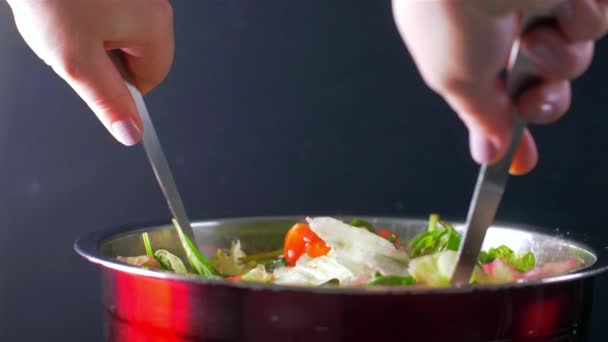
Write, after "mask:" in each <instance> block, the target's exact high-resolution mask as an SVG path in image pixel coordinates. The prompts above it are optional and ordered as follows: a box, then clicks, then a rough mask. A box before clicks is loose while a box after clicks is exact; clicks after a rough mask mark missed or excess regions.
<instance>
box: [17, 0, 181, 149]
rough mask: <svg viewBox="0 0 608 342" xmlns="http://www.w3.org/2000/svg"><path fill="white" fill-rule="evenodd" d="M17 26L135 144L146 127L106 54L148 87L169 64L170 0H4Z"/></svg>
mask: <svg viewBox="0 0 608 342" xmlns="http://www.w3.org/2000/svg"><path fill="white" fill-rule="evenodd" d="M7 2H8V4H9V5H10V7H11V9H12V11H13V15H14V17H15V22H16V24H17V28H18V29H19V32H20V33H21V35H22V36H23V38H24V39H25V41H26V43H27V44H28V45H29V46H30V47H31V48H32V50H33V51H34V52H35V53H36V54H37V55H38V57H40V58H41V59H42V60H43V61H45V62H46V63H47V64H48V65H50V66H51V67H52V68H53V70H54V71H55V72H56V73H57V74H58V75H59V76H61V77H62V78H63V79H64V80H65V81H66V82H67V83H68V84H69V85H70V86H71V87H72V88H73V89H74V90H75V91H76V93H78V95H80V97H81V98H82V99H83V100H84V101H85V102H86V103H87V105H88V106H89V107H90V108H91V110H92V111H93V112H94V113H95V114H96V115H97V117H98V118H99V120H100V121H101V122H102V123H103V125H104V126H105V127H106V128H107V129H108V130H109V131H110V132H111V133H112V134H113V135H114V137H115V138H116V139H117V140H118V141H120V142H121V143H123V144H124V145H127V146H130V145H134V144H137V143H138V142H139V141H140V139H141V137H142V134H143V126H142V122H141V119H140V118H139V115H138V114H137V109H136V107H135V103H134V102H133V98H132V96H131V94H130V93H129V91H128V90H127V87H126V85H125V82H124V80H123V78H122V76H121V74H120V73H119V71H118V70H117V69H116V67H115V66H114V64H113V63H112V61H111V60H110V58H109V56H108V54H107V52H108V51H110V50H121V51H122V53H123V56H124V62H125V65H126V68H127V69H128V71H129V73H130V76H131V77H132V81H133V82H134V84H135V86H136V87H137V88H138V89H139V90H140V91H141V92H142V93H146V92H148V91H149V90H151V89H152V88H154V87H155V86H156V85H158V84H159V83H160V82H161V81H162V80H163V79H164V78H165V77H166V75H167V73H168V72H169V69H170V68H171V64H172V63H173V53H174V41H173V11H172V8H171V5H170V4H169V2H168V0H76V1H75V0H7Z"/></svg>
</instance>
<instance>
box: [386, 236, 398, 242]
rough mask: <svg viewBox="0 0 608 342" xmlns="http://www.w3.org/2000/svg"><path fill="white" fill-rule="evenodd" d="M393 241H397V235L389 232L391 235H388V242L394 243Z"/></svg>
mask: <svg viewBox="0 0 608 342" xmlns="http://www.w3.org/2000/svg"><path fill="white" fill-rule="evenodd" d="M395 241H397V237H396V236H395V234H391V236H389V237H388V242H390V243H395Z"/></svg>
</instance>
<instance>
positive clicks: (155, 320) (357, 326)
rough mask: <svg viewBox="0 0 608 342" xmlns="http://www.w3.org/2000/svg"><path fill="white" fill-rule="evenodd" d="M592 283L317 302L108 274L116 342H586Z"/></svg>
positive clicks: (111, 335)
mask: <svg viewBox="0 0 608 342" xmlns="http://www.w3.org/2000/svg"><path fill="white" fill-rule="evenodd" d="M591 286H592V279H591V278H585V279H578V280H575V281H569V282H562V283H554V284H545V285H542V286H536V287H520V288H510V289H502V290H493V291H476V292H468V293H431V294H420V293H419V294H399V295H391V294H383V295H377V294H376V295H354V294H320V293H316V294H315V293H309V292H303V291H293V290H291V291H290V290H282V291H273V290H251V289H245V288H237V287H230V286H224V285H203V284H196V283H187V284H186V283H185V282H182V281H176V280H166V279H158V278H149V277H144V276H139V275H133V274H129V273H124V272H120V271H116V270H110V269H106V270H104V291H105V293H104V305H105V308H106V336H107V337H108V340H111V341H384V340H403V341H448V340H449V341H584V340H585V339H584V336H585V332H586V322H587V316H588V312H589V310H590V305H591V300H592V299H591V295H592V291H591V290H592V289H591Z"/></svg>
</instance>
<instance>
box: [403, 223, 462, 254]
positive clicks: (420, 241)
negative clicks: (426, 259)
mask: <svg viewBox="0 0 608 342" xmlns="http://www.w3.org/2000/svg"><path fill="white" fill-rule="evenodd" d="M460 239H461V238H460V234H458V232H457V231H456V230H455V229H454V227H452V226H451V225H450V224H449V223H447V222H444V221H439V215H437V214H432V215H431V217H430V218H429V227H428V230H427V231H426V232H423V233H420V234H418V235H416V236H415V237H414V238H413V239H412V241H411V242H410V243H409V245H408V246H409V247H410V248H411V249H412V250H413V251H412V257H413V258H416V257H419V256H421V255H428V254H434V253H438V252H443V251H457V250H458V248H459V247H460Z"/></svg>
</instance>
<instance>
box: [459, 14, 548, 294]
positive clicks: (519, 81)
mask: <svg viewBox="0 0 608 342" xmlns="http://www.w3.org/2000/svg"><path fill="white" fill-rule="evenodd" d="M552 20H553V17H552V15H551V14H550V13H535V14H528V15H526V16H525V17H524V18H523V23H524V25H523V27H524V29H523V32H525V31H527V30H529V29H530V28H531V27H532V26H535V25H538V24H541V23H545V22H551V21H552ZM507 71H508V74H507V90H508V92H509V95H510V96H511V98H513V99H515V98H517V96H518V95H519V94H520V92H521V91H522V90H524V89H525V88H526V87H527V86H529V85H530V84H532V83H535V82H537V81H538V80H539V74H538V71H537V70H536V67H535V65H534V64H533V63H532V61H530V60H529V59H528V58H527V57H526V56H525V55H524V54H523V53H522V51H521V49H520V40H519V39H518V40H516V41H515V43H514V44H513V47H512V49H511V55H510V58H509V64H508V67H507ZM513 120H514V122H513V133H512V138H511V143H510V145H509V148H508V150H507V152H506V153H505V155H504V157H503V158H502V159H501V160H500V161H498V162H497V163H496V164H494V165H482V166H481V167H480V170H479V175H478V177H477V182H476V184H475V190H474V192H473V197H472V199H471V204H470V205H469V211H468V214H467V220H466V223H465V225H464V230H463V233H462V237H463V243H462V245H461V248H460V249H459V251H458V259H457V263H456V268H455V270H454V273H453V276H452V280H451V283H452V285H455V286H464V285H467V284H469V281H470V279H471V276H472V274H473V269H474V267H475V265H477V258H478V256H479V252H480V251H481V246H482V244H483V241H484V239H485V236H486V232H487V230H488V228H489V227H490V226H491V225H492V223H493V222H494V217H495V215H496V211H497V209H498V207H499V206H500V202H501V200H502V195H503V193H504V191H505V187H506V185H507V181H508V179H509V168H510V166H511V163H512V161H513V157H514V155H515V152H516V150H517V147H518V146H519V143H520V140H521V137H522V135H523V132H524V129H525V128H526V123H525V122H524V121H523V120H522V119H521V118H520V117H519V115H518V109H517V107H516V106H515V105H514V106H513Z"/></svg>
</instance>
